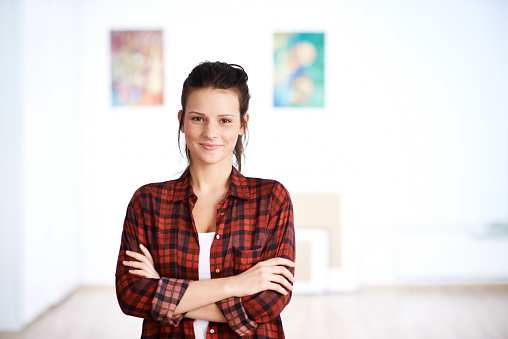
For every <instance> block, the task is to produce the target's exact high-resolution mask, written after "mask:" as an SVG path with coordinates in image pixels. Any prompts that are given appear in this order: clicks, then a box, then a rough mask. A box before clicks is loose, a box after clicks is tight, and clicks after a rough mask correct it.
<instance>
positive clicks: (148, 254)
mask: <svg viewBox="0 0 508 339" xmlns="http://www.w3.org/2000/svg"><path fill="white" fill-rule="evenodd" d="M139 248H141V251H142V252H143V253H144V255H145V256H146V257H147V258H148V260H150V262H151V263H152V264H153V258H152V255H151V254H150V251H148V249H147V248H146V247H145V246H144V245H143V244H139Z"/></svg>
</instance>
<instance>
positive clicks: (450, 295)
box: [0, 286, 508, 339]
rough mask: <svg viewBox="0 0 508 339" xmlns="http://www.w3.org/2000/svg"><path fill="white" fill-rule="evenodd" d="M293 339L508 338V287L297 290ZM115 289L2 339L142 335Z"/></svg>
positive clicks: (289, 313)
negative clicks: (352, 291) (340, 291)
mask: <svg viewBox="0 0 508 339" xmlns="http://www.w3.org/2000/svg"><path fill="white" fill-rule="evenodd" d="M282 318H283V323H284V328H285V332H286V337H287V338H289V339H300V338H301V339H303V338H305V339H309V338H311V339H314V338H338V339H363V338H368V339H384V338H386V339H399V338H400V339H419V338H422V339H432V338H436V339H448V338H450V339H451V338H453V339H507V338H508V286H482V287H480V286H468V287H404V288H364V289H363V290H362V291H360V292H359V293H356V294H339V295H320V296H301V295H299V296H294V297H293V300H292V301H291V303H290V304H289V305H288V307H286V309H285V310H284V312H283V314H282ZM140 331H141V320H140V319H136V318H132V317H128V316H126V315H124V314H123V313H122V312H121V311H120V309H119V307H118V305H117V302H116V296H115V291H114V289H113V288H110V287H103V288H99V287H83V288H80V289H78V290H77V291H76V292H75V293H74V294H73V295H71V296H70V297H69V298H68V299H67V300H65V301H64V302H63V303H62V304H60V305H59V306H57V307H55V308H53V309H51V310H49V311H48V312H46V313H45V314H44V315H43V316H41V317H40V318H39V319H37V320H36V321H35V322H33V323H32V324H30V325H29V326H28V327H27V328H26V329H25V330H24V331H22V332H20V333H0V338H1V339H21V338H23V339H32V338H37V339H40V338H44V339H46V338H47V339H64V338H65V339H81V338H83V339H85V338H86V339H88V338H121V339H129V338H132V339H134V338H139V334H140Z"/></svg>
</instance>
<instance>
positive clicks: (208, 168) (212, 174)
mask: <svg viewBox="0 0 508 339" xmlns="http://www.w3.org/2000/svg"><path fill="white" fill-rule="evenodd" d="M231 169H232V165H231V163H225V164H214V165H205V166H197V165H194V164H192V162H191V164H190V166H189V171H190V174H191V178H192V188H193V189H194V193H196V195H197V196H198V197H199V195H200V193H202V194H209V193H212V192H214V193H217V192H224V194H225V193H226V191H227V190H228V189H229V180H230V176H231Z"/></svg>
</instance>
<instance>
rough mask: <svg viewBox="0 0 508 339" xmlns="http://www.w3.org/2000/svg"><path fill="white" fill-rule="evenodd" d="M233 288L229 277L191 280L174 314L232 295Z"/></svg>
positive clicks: (195, 308)
mask: <svg viewBox="0 0 508 339" xmlns="http://www.w3.org/2000/svg"><path fill="white" fill-rule="evenodd" d="M233 290H234V288H233V285H232V284H231V279H230V278H217V279H210V280H196V281H192V282H191V283H190V284H189V287H188V288H187V290H186V291H185V294H184V295H183V297H182V299H181V300H180V302H179V303H178V305H177V307H176V309H175V314H181V313H185V312H190V311H193V310H197V309H200V308H202V307H204V306H209V305H211V304H214V303H215V302H217V301H219V300H223V299H226V298H229V297H232V296H234V292H233Z"/></svg>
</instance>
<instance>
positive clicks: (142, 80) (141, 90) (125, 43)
mask: <svg viewBox="0 0 508 339" xmlns="http://www.w3.org/2000/svg"><path fill="white" fill-rule="evenodd" d="M162 65H163V58H162V31H112V32H111V75H112V77H111V78H112V83H111V86H112V88H111V89H112V103H113V106H152V105H162V104H163V89H164V83H163V69H162Z"/></svg>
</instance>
